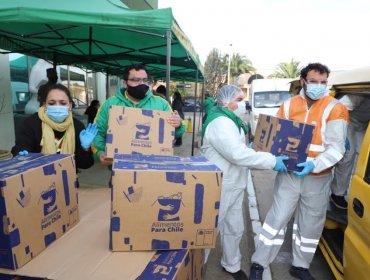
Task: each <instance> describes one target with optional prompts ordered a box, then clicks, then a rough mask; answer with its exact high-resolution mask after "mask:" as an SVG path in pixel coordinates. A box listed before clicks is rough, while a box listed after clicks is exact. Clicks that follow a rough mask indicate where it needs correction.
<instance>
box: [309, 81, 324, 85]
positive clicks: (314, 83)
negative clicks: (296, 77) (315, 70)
mask: <svg viewBox="0 0 370 280" xmlns="http://www.w3.org/2000/svg"><path fill="white" fill-rule="evenodd" d="M306 82H307V84H311V85H327V84H328V81H321V82H319V81H314V80H306Z"/></svg>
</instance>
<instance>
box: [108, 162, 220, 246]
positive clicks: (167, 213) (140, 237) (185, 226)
mask: <svg viewBox="0 0 370 280" xmlns="http://www.w3.org/2000/svg"><path fill="white" fill-rule="evenodd" d="M129 157H130V155H115V159H114V162H113V173H112V175H113V176H112V183H113V188H112V213H111V228H110V232H111V241H110V248H111V249H112V250H113V251H138V250H139V251H140V250H174V249H199V248H214V247H215V244H216V236H217V222H218V212H219V204H220V194H221V184H222V172H221V171H220V170H219V169H218V168H217V167H216V166H215V165H213V164H211V163H210V162H208V161H207V160H206V159H205V158H204V157H185V158H182V157H176V156H173V157H168V156H167V157H166V156H164V157H161V156H145V155H132V158H131V159H130V158H129Z"/></svg>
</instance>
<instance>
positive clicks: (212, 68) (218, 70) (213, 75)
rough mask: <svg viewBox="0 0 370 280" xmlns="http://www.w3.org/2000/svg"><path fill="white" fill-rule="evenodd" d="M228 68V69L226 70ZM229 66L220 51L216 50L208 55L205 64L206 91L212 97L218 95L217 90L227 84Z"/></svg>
mask: <svg viewBox="0 0 370 280" xmlns="http://www.w3.org/2000/svg"><path fill="white" fill-rule="evenodd" d="M225 67H226V68H225ZM225 69H226V71H227V64H226V65H225V57H224V56H223V55H222V54H221V52H220V50H218V49H216V48H214V49H212V50H211V52H210V53H209V54H208V56H207V59H206V62H205V63H204V76H205V80H206V83H205V91H206V92H207V93H209V94H210V95H211V96H214V95H215V94H216V91H217V89H218V88H219V87H220V86H221V85H222V84H224V83H225V81H226V72H225Z"/></svg>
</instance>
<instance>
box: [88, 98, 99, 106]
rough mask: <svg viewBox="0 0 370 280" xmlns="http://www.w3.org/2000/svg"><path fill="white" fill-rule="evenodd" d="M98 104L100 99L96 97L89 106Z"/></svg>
mask: <svg viewBox="0 0 370 280" xmlns="http://www.w3.org/2000/svg"><path fill="white" fill-rule="evenodd" d="M98 104H99V100H96V99H94V100H93V101H91V103H90V106H89V107H96V106H97V105H98Z"/></svg>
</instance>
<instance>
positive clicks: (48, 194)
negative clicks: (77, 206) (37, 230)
mask: <svg viewBox="0 0 370 280" xmlns="http://www.w3.org/2000/svg"><path fill="white" fill-rule="evenodd" d="M57 194H58V193H57V189H56V186H55V183H53V184H52V185H51V186H50V187H49V188H48V189H47V190H46V191H43V192H42V193H41V199H42V200H43V202H44V207H43V209H44V218H43V219H42V220H41V229H42V230H44V229H46V228H47V227H49V226H50V225H52V224H54V223H55V222H56V221H58V220H59V219H60V218H61V217H62V214H61V211H60V210H59V209H58V205H57V204H56V202H57Z"/></svg>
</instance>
